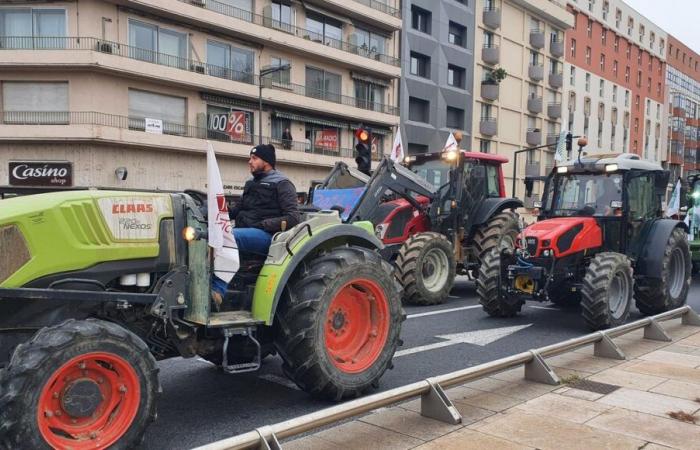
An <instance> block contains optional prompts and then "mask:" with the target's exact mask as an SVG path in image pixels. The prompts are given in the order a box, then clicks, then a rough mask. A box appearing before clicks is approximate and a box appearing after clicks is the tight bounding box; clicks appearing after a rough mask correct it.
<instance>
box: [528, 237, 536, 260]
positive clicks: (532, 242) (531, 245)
mask: <svg viewBox="0 0 700 450" xmlns="http://www.w3.org/2000/svg"><path fill="white" fill-rule="evenodd" d="M525 244H526V245H527V252H528V253H529V254H530V255H532V256H537V238H534V237H526V238H525Z"/></svg>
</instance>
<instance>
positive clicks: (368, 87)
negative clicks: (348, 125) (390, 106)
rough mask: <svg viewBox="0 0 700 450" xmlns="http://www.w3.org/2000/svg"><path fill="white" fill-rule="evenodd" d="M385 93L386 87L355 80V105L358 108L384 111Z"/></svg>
mask: <svg viewBox="0 0 700 450" xmlns="http://www.w3.org/2000/svg"><path fill="white" fill-rule="evenodd" d="M384 91H385V88H384V86H380V85H378V84H374V83H370V82H368V81H362V80H355V104H356V106H357V107H358V108H362V109H370V110H373V111H382V106H383V104H384Z"/></svg>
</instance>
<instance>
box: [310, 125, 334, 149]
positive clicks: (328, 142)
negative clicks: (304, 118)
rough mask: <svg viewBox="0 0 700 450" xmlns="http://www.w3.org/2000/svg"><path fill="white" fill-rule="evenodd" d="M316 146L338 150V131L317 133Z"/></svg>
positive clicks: (320, 131)
mask: <svg viewBox="0 0 700 450" xmlns="http://www.w3.org/2000/svg"><path fill="white" fill-rule="evenodd" d="M314 146H315V147H317V148H323V149H327V150H337V149H338V130H319V131H316V140H315V141H314Z"/></svg>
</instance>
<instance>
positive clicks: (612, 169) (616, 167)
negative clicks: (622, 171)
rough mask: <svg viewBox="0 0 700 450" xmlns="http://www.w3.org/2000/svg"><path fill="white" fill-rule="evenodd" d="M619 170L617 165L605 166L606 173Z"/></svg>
mask: <svg viewBox="0 0 700 450" xmlns="http://www.w3.org/2000/svg"><path fill="white" fill-rule="evenodd" d="M617 169H618V166H617V164H606V165H605V171H606V172H616V171H617Z"/></svg>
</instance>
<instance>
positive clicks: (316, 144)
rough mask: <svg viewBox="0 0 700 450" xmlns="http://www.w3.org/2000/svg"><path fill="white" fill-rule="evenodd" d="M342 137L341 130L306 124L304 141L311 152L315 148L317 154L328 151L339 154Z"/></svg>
mask: <svg viewBox="0 0 700 450" xmlns="http://www.w3.org/2000/svg"><path fill="white" fill-rule="evenodd" d="M340 137H341V131H340V128H336V127H330V126H327V125H318V124H315V123H308V122H307V123H306V124H305V132H304V139H305V140H306V142H307V148H308V150H309V151H312V147H313V151H314V152H316V153H324V152H328V151H331V152H333V153H337V152H338V149H340V144H341V142H340Z"/></svg>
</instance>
